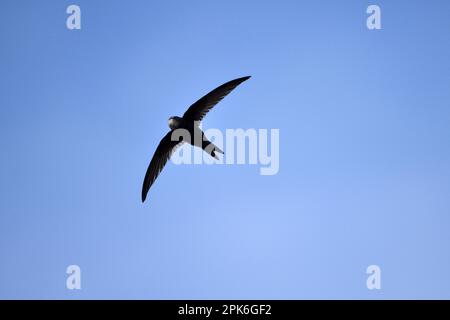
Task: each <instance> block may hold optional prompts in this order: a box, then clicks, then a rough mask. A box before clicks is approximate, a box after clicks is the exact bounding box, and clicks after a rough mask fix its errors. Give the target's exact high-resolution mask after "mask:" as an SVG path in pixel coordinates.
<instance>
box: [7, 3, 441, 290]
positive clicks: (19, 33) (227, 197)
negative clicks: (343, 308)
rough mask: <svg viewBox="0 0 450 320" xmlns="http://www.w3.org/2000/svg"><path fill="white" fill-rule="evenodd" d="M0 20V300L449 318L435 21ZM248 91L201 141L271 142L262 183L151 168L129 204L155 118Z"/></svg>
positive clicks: (209, 172) (343, 7) (414, 13)
mask: <svg viewBox="0 0 450 320" xmlns="http://www.w3.org/2000/svg"><path fill="white" fill-rule="evenodd" d="M72 3H75V4H77V5H79V6H80V7H81V12H82V29H81V30H72V31H70V30H68V29H67V28H66V18H67V16H68V15H67V14H66V8H67V6H68V5H70V4H72ZM369 4H377V5H379V6H380V7H381V12H382V30H374V31H369V30H368V29H367V28H366V17H367V14H366V8H367V6H368V5H369ZM1 8H2V9H1V10H0V40H1V50H0V70H1V72H0V88H2V89H1V95H0V145H1V150H2V156H1V157H0V176H1V179H0V199H1V201H0V213H1V214H0V258H1V260H0V261H1V263H0V298H33V299H47V298H63V299H79V298H87V299H91V298H100V299H103V298H124V299H144V298H146V299H174V298H178V299H187V298H190V299H195V298H201V299H213V298H254V299H258V298H260V299H301V298H344V299H346V298H360V299H380V298H388V299H390V298H447V299H448V298H450V274H449V272H448V270H450V250H449V249H450V248H449V245H450V233H449V232H448V230H449V226H450V197H449V194H450V147H449V146H450V126H449V123H450V103H449V102H450V90H449V87H450V61H449V59H448V57H449V56H450V41H449V30H450V19H449V16H448V14H449V12H450V11H449V9H450V3H449V2H448V1H432V2H430V1H373V2H372V1H371V2H369V1H356V0H355V1H340V2H338V1H256V0H255V1H238V0H230V1H227V2H218V1H143V0H142V1H133V2H132V3H130V2H126V1H117V0H116V1H111V0H109V1H86V0H77V1H39V3H38V2H36V1H7V2H6V1H4V2H3V3H2V5H1ZM245 75H252V76H253V77H252V78H251V79H250V80H249V81H247V82H246V83H244V84H242V85H241V86H240V87H238V88H237V89H236V91H234V92H233V93H232V94H231V95H230V96H228V97H227V98H226V99H224V100H223V101H222V102H221V103H220V104H219V105H218V106H217V107H216V108H215V109H214V110H213V111H212V112H210V114H208V116H207V117H206V119H205V121H204V122H203V127H204V128H205V129H207V128H219V129H223V130H225V129H226V128H244V129H246V128H267V129H270V128H277V129H280V171H279V173H278V174H277V175H274V176H261V175H260V174H259V167H258V166H255V165H239V166H238V165H226V166H225V165H223V166H219V165H216V166H214V165H213V166H208V165H184V166H183V165H181V166H176V165H174V164H172V163H168V165H167V166H166V168H165V169H164V171H163V173H162V174H161V176H160V177H159V178H158V180H157V181H156V183H155V185H154V186H153V187H152V189H151V190H150V194H149V201H148V202H146V203H145V204H142V203H141V201H140V192H141V186H142V180H143V176H144V174H145V170H146V167H147V165H148V162H149V160H150V158H151V156H152V154H153V151H154V150H155V148H156V146H157V144H158V142H159V140H160V139H161V138H162V137H163V135H164V134H165V133H166V132H167V130H168V127H167V118H168V117H169V116H172V115H182V113H183V112H184V111H185V109H186V108H187V107H188V106H189V105H190V104H191V103H192V102H194V101H195V100H197V99H198V98H200V97H201V96H202V95H203V94H205V93H207V92H208V91H209V90H211V89H213V88H214V87H216V86H217V85H220V84H222V83H223V82H226V81H228V80H231V79H234V78H237V77H240V76H245ZM71 264H76V265H79V266H80V268H81V272H82V277H81V279H82V280H81V281H82V289H81V290H79V291H76V290H75V291H71V290H67V289H66V277H67V275H66V273H65V271H66V268H67V266H69V265H71ZM371 264H376V265H379V266H380V268H381V270H382V278H381V279H382V280H381V285H382V288H381V290H368V289H367V288H366V278H367V275H366V273H365V271H366V268H367V266H369V265H371Z"/></svg>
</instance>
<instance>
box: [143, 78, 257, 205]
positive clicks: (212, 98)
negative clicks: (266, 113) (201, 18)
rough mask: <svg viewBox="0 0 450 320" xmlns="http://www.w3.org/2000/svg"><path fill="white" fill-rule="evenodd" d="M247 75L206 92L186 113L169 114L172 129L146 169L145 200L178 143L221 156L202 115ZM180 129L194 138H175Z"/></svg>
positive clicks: (215, 156) (163, 139)
mask: <svg viewBox="0 0 450 320" xmlns="http://www.w3.org/2000/svg"><path fill="white" fill-rule="evenodd" d="M249 78H250V76H248V77H242V78H238V79H235V80H231V81H229V82H227V83H224V84H223V85H221V86H219V87H217V88H216V89H214V90H212V91H211V92H210V93H208V94H207V95H205V96H203V97H202V98H200V99H199V100H198V101H197V102H195V103H194V104H193V105H191V106H190V107H189V108H188V109H187V111H186V112H185V113H184V114H183V116H182V117H170V118H169V128H170V131H169V132H168V133H167V134H166V135H165V136H164V138H162V140H161V142H160V143H159V145H158V147H157V148H156V151H155V153H154V154H153V158H152V160H151V161H150V164H149V166H148V169H147V172H146V174H145V178H144V183H143V185H142V202H144V201H145V198H146V197H147V193H148V190H149V189H150V187H151V186H152V184H153V183H154V182H155V180H156V178H157V177H158V175H159V174H160V173H161V171H162V169H163V168H164V165H165V164H166V163H167V160H169V158H170V156H171V155H172V153H173V152H174V151H175V150H176V148H177V147H179V146H180V145H181V144H183V142H186V143H190V144H191V145H193V146H196V147H199V148H202V149H203V150H204V151H205V152H207V153H208V154H209V155H210V156H212V157H214V158H216V159H218V156H217V154H216V153H221V154H223V151H222V150H220V149H219V148H218V147H217V146H216V145H214V144H213V143H212V142H210V141H209V140H208V139H207V138H206V136H205V134H204V133H203V131H202V130H201V129H200V127H199V123H200V121H202V119H203V117H204V116H205V115H206V114H207V113H208V112H209V111H210V110H211V109H212V108H213V107H214V106H215V105H216V104H217V103H219V102H220V100H222V99H223V98H224V97H225V96H226V95H227V94H229V93H230V92H231V91H233V89H234V88H236V87H237V86H238V85H240V84H241V83H242V82H244V81H245V80H248V79H249ZM177 129H184V130H187V132H189V134H190V137H191V139H190V140H185V139H183V136H181V137H180V139H179V140H176V139H172V134H173V132H174V131H175V130H177ZM194 136H198V137H201V140H200V139H198V140H199V141H194V140H195V139H193V137H194Z"/></svg>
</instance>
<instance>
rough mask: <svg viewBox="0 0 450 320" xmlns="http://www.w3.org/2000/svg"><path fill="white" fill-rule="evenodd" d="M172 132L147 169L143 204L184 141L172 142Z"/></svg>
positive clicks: (162, 142) (143, 188)
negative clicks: (168, 161) (173, 154)
mask: <svg viewBox="0 0 450 320" xmlns="http://www.w3.org/2000/svg"><path fill="white" fill-rule="evenodd" d="M172 132H173V130H171V131H169V132H168V133H167V134H166V135H165V136H164V138H162V140H161V142H160V143H159V145H158V148H156V151H155V154H154V155H153V158H152V160H151V161H150V164H149V166H148V168H147V173H146V174H145V178H144V184H143V185H142V202H144V201H145V198H146V197H147V193H148V190H149V189H150V187H151V186H152V184H153V183H154V182H155V180H156V178H157V177H158V175H159V174H160V173H161V171H162V169H163V168H164V165H165V164H166V162H167V160H169V158H170V156H171V155H172V153H173V152H174V151H175V150H176V148H177V147H178V146H179V145H181V144H182V143H183V142H182V141H172V139H171V137H172Z"/></svg>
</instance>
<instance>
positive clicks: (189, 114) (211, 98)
mask: <svg viewBox="0 0 450 320" xmlns="http://www.w3.org/2000/svg"><path fill="white" fill-rule="evenodd" d="M249 78H250V77H242V78H238V79H234V80H231V81H229V82H227V83H224V84H223V85H221V86H220V87H217V88H216V89H214V90H213V91H211V92H210V93H208V94H207V95H205V96H203V97H202V98H200V100H198V101H197V102H195V103H194V104H193V105H191V106H190V107H189V109H187V111H186V112H185V113H184V115H183V119H185V120H187V121H188V122H194V121H201V120H202V119H203V117H204V116H205V115H206V114H207V113H208V111H209V110H211V109H212V108H213V107H214V106H215V105H216V104H217V103H219V101H220V100H222V99H223V98H224V97H225V96H226V95H227V94H229V93H230V92H231V91H232V90H233V89H234V88H236V87H237V86H238V85H240V84H241V83H242V82H244V81H245V80H248V79H249Z"/></svg>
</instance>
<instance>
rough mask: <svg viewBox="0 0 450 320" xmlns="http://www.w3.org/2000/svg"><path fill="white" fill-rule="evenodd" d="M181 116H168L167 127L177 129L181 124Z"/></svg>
mask: <svg viewBox="0 0 450 320" xmlns="http://www.w3.org/2000/svg"><path fill="white" fill-rule="evenodd" d="M181 120H182V119H181V118H180V117H170V118H169V128H170V129H172V130H175V129H177V128H178V127H180V125H181Z"/></svg>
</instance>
